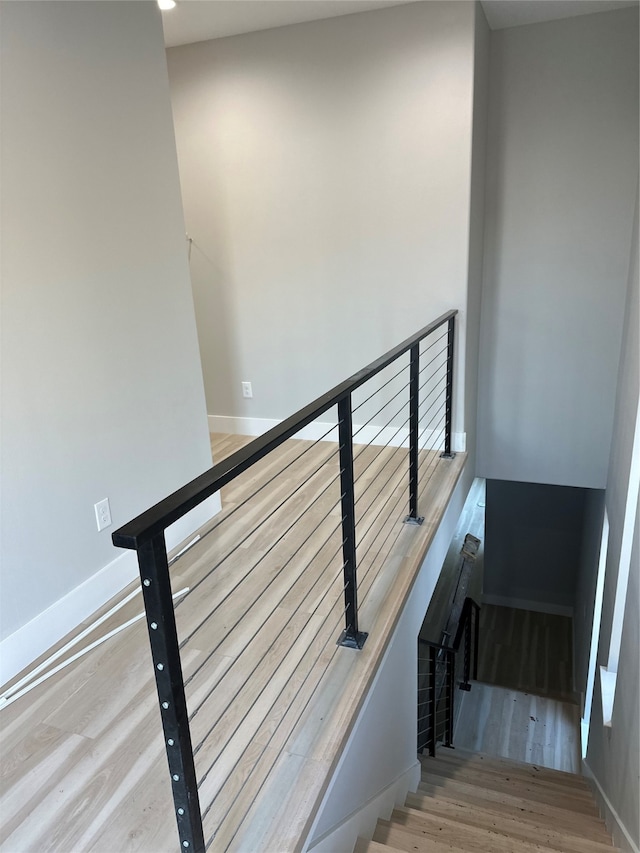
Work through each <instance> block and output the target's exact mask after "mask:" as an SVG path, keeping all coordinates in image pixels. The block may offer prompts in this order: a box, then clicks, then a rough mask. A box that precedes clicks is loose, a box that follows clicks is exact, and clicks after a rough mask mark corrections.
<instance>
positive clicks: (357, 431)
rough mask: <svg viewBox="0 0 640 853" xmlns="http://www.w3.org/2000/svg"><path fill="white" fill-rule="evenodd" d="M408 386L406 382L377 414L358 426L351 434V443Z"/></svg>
mask: <svg viewBox="0 0 640 853" xmlns="http://www.w3.org/2000/svg"><path fill="white" fill-rule="evenodd" d="M410 384H411V383H410V382H407V384H406V385H403V386H402V388H401V389H400V390H399V391H396V393H395V394H394V395H393V397H389V399H388V400H387V402H386V403H385V404H384V406H382V407H381V408H380V409H378V411H377V412H375V413H374V414H373V415H371V417H370V418H369V420H368V421H366V423H364V424H362V425H361V426H359V427H358V429H357V430H356V431H355V432H354V433H353V434H352V436H351V440H352V441H353V439H354V438H355V437H356V436H357V435H358V434H359V433H361V432H362V430H363V429H364V428H365V427H367V426H369V424H370V423H371V421H372V420H373V419H374V418H377V417H378V415H379V414H380V412H383V411H384V410H385V409H386V408H387V406H388V405H390V404H391V403H392V402H393V401H394V400H395V398H396V397H397V396H398V395H399V394H402V392H403V391H406V390H407V388H408V387H409V385H410ZM404 406H406V403H405V404H404V405H403V408H404ZM400 411H402V409H400ZM396 414H397V413H396ZM394 417H395V415H393V416H392V418H391V420H393V418H394ZM391 420H390V421H387V423H386V425H385V426H388V425H389V424H390V423H391ZM374 429H375V427H374ZM383 429H384V427H383Z"/></svg>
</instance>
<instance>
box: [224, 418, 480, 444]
mask: <svg viewBox="0 0 640 853" xmlns="http://www.w3.org/2000/svg"><path fill="white" fill-rule="evenodd" d="M208 418H209V432H216V433H224V434H230V435H262V434H263V433H265V432H267V430H270V429H272V428H273V427H275V426H278V424H279V423H281V422H282V421H281V420H278V419H277V418H240V417H234V416H231V415H209V416H208ZM353 431H354V433H356V432H358V431H359V432H358V435H357V436H356V442H357V443H362V444H374V445H388V446H389V447H408V446H409V430H408V429H407V428H406V427H402V428H400V429H397V428H396V427H392V426H386V427H380V426H376V425H375V424H366V425H365V426H362V425H359V424H354V425H353ZM295 437H296V438H302V439H306V440H308V441H319V440H322V441H337V440H338V429H337V426H336V423H335V421H314V422H313V423H310V424H308V425H307V426H306V427H304V428H303V429H301V430H300V432H298V433H296V436H295ZM440 439H441V431H439V430H427V431H426V432H425V434H424V435H423V436H422V439H421V441H420V446H421V447H422V448H429V447H430V446H431V442H432V441H438V442H439V441H440ZM451 443H452V445H453V450H454V451H455V452H456V453H464V452H465V451H466V445H467V434H466V433H464V432H454V433H453V436H452V439H451Z"/></svg>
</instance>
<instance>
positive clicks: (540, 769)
mask: <svg viewBox="0 0 640 853" xmlns="http://www.w3.org/2000/svg"><path fill="white" fill-rule="evenodd" d="M436 759H437V760H438V761H444V762H447V763H449V764H452V765H456V766H472V767H483V768H485V769H487V770H492V771H494V772H495V771H501V772H502V771H504V770H506V771H508V772H511V773H517V774H519V775H523V776H531V778H540V779H548V780H549V781H552V782H553V781H555V782H557V783H558V784H565V785H567V786H575V787H576V788H584V789H586V790H588V791H589V792H590V791H591V789H590V787H589V783H588V781H587V780H586V779H585V777H584V776H580V775H579V774H577V773H569V772H567V771H566V770H556V769H555V768H552V767H544V766H543V765H540V764H536V763H534V762H524V761H514V760H513V759H510V758H502V757H501V756H495V755H486V754H485V753H481V752H468V751H467V750H465V749H458V748H456V749H441V750H438V754H437V755H436ZM424 760H425V761H428V760H429V759H427V758H426V757H424Z"/></svg>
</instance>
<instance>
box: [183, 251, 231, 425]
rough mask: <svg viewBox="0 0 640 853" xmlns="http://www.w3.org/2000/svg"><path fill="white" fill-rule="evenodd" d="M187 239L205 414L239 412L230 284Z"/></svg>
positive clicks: (220, 271) (220, 267)
mask: <svg viewBox="0 0 640 853" xmlns="http://www.w3.org/2000/svg"><path fill="white" fill-rule="evenodd" d="M188 240H189V268H190V271H191V287H192V290H193V302H194V307H195V314H196V325H197V328H198V342H199V345H200V360H201V362H202V374H203V379H204V387H205V395H206V401H207V412H208V413H209V414H210V415H212V414H220V413H227V412H235V411H237V410H238V403H239V397H240V394H239V389H240V387H241V386H240V382H241V378H240V375H239V372H238V364H239V358H238V353H239V347H238V342H237V340H236V336H235V335H234V331H233V330H234V329H237V328H238V325H237V323H236V321H235V317H234V311H233V302H232V298H231V295H230V293H229V282H228V280H226V279H225V274H224V270H223V268H222V265H220V264H218V263H216V261H215V260H213V259H212V258H211V257H209V255H207V254H206V253H205V252H204V251H203V249H202V248H201V247H200V246H199V245H198V243H197V242H196V241H195V240H194V239H193V238H191V237H189V238H188ZM214 368H215V369H214Z"/></svg>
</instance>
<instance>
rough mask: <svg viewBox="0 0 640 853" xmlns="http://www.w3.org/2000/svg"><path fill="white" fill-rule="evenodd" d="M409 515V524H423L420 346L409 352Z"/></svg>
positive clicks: (413, 347) (407, 521)
mask: <svg viewBox="0 0 640 853" xmlns="http://www.w3.org/2000/svg"><path fill="white" fill-rule="evenodd" d="M409 354H410V361H409V515H408V516H407V517H406V518H405V522H406V523H407V524H422V522H423V521H424V517H422V518H421V517H420V516H419V515H418V408H419V404H420V399H419V397H420V344H419V343H417V344H415V345H414V346H412V347H411V350H410V351H409Z"/></svg>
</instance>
